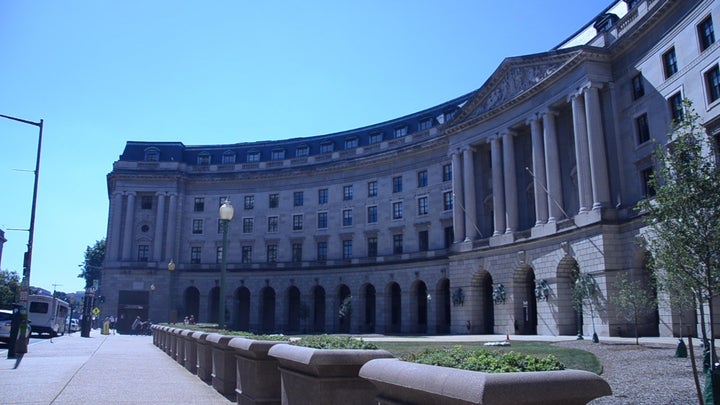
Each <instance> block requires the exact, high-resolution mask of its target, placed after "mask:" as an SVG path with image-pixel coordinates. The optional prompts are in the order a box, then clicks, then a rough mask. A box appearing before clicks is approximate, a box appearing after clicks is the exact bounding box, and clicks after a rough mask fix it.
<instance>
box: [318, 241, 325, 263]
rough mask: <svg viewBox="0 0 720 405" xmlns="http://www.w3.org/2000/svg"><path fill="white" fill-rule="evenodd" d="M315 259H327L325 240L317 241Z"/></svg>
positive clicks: (323, 260)
mask: <svg viewBox="0 0 720 405" xmlns="http://www.w3.org/2000/svg"><path fill="white" fill-rule="evenodd" d="M317 261H319V262H325V261H327V242H318V243H317Z"/></svg>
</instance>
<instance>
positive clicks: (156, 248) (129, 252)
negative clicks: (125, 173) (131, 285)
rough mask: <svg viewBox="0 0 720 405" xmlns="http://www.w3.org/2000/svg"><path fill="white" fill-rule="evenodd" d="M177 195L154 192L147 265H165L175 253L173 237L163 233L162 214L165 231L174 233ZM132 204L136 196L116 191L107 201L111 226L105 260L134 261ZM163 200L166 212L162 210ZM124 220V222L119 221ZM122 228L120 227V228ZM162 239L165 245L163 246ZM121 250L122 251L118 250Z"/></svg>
mask: <svg viewBox="0 0 720 405" xmlns="http://www.w3.org/2000/svg"><path fill="white" fill-rule="evenodd" d="M177 198H178V196H177V193H167V192H158V193H156V194H155V196H154V198H153V210H154V215H153V216H152V217H153V218H154V224H153V227H154V232H153V234H152V235H153V237H152V243H151V244H150V245H151V246H152V250H151V256H150V257H149V258H148V260H150V261H155V262H159V261H165V260H169V259H171V258H173V257H174V256H175V255H174V249H175V233H176V232H166V227H165V226H166V225H165V219H166V216H165V211H168V214H167V230H171V229H175V228H176V226H177V209H178V201H177ZM136 200H137V193H136V192H134V191H116V192H114V193H113V194H112V198H111V199H110V216H111V220H110V223H111V224H112V225H113V228H112V230H111V231H110V240H108V241H107V246H108V247H109V251H108V258H109V259H110V260H123V261H134V260H137V257H135V256H133V247H134V246H137V244H136V243H135V242H136V240H134V239H133V238H134V237H135V236H136V235H135V227H136V223H135V221H136ZM166 200H169V201H167V206H168V207H167V209H166ZM123 219H124V221H123ZM121 224H122V226H121ZM163 239H164V241H165V243H163ZM121 248H122V249H121Z"/></svg>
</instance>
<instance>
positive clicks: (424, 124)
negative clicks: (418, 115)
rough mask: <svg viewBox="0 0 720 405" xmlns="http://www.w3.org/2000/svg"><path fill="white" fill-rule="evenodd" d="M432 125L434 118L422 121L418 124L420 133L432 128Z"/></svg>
mask: <svg viewBox="0 0 720 405" xmlns="http://www.w3.org/2000/svg"><path fill="white" fill-rule="evenodd" d="M432 123H433V120H432V118H427V119H424V120H422V121H420V123H419V124H418V131H424V130H426V129H430V128H432Z"/></svg>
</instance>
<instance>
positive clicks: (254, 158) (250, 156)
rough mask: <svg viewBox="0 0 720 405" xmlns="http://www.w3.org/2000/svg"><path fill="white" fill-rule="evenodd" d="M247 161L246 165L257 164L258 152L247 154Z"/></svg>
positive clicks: (258, 159)
mask: <svg viewBox="0 0 720 405" xmlns="http://www.w3.org/2000/svg"><path fill="white" fill-rule="evenodd" d="M247 161H248V163H252V162H259V161H260V152H256V151H253V152H248V154H247Z"/></svg>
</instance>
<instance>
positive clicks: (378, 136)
mask: <svg viewBox="0 0 720 405" xmlns="http://www.w3.org/2000/svg"><path fill="white" fill-rule="evenodd" d="M382 140H383V134H382V132H375V133H374V134H370V136H369V137H368V143H369V144H371V145H372V144H374V143H380V142H382Z"/></svg>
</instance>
